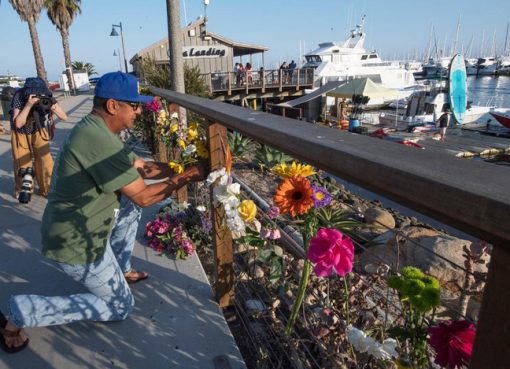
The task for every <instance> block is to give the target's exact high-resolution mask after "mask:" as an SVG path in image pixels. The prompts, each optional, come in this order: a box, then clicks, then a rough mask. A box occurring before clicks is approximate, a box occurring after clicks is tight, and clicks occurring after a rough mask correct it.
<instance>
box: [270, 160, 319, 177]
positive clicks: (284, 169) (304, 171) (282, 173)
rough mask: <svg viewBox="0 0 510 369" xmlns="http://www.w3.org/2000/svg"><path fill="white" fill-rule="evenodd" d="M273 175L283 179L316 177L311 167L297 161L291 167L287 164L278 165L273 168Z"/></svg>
mask: <svg viewBox="0 0 510 369" xmlns="http://www.w3.org/2000/svg"><path fill="white" fill-rule="evenodd" d="M273 173H275V174H276V175H278V176H279V177H281V178H292V177H297V176H300V177H303V178H306V177H308V176H311V175H314V174H315V172H314V170H313V168H312V167H311V166H310V165H307V164H300V163H296V162H295V161H293V162H292V164H291V165H290V166H289V165H287V164H278V165H276V166H275V167H274V168H273Z"/></svg>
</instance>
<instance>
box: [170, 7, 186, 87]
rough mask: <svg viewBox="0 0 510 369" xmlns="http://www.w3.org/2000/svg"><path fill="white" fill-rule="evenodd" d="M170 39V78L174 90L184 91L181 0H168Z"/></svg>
mask: <svg viewBox="0 0 510 369" xmlns="http://www.w3.org/2000/svg"><path fill="white" fill-rule="evenodd" d="M166 9H167V21H168V39H169V40H172V42H170V49H169V52H170V78H171V81H170V83H171V86H172V87H171V89H172V90H173V91H177V92H181V93H185V91H184V67H183V62H182V34H181V25H180V9H179V0H167V1H166Z"/></svg>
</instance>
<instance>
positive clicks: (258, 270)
mask: <svg viewBox="0 0 510 369" xmlns="http://www.w3.org/2000/svg"><path fill="white" fill-rule="evenodd" d="M253 269H254V270H253V274H254V275H255V278H264V274H265V273H264V269H262V267H261V266H260V265H255V268H253Z"/></svg>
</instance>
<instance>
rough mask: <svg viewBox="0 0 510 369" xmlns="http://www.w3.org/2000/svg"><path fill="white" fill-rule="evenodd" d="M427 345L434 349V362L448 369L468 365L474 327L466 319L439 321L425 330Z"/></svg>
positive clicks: (474, 332) (473, 339)
mask: <svg viewBox="0 0 510 369" xmlns="http://www.w3.org/2000/svg"><path fill="white" fill-rule="evenodd" d="M427 332H428V333H429V335H430V337H429V339H428V343H429V345H430V346H431V347H432V348H433V349H434V351H435V353H436V357H435V360H434V362H435V363H436V364H438V365H440V366H442V367H446V368H448V369H454V368H463V367H464V366H467V365H469V361H470V359H471V352H472V350H473V344H474V341H475V334H476V329H475V326H474V324H473V323H471V322H468V321H466V320H458V321H452V320H450V321H446V322H441V323H439V324H438V325H437V326H435V327H431V328H429V329H428V330H427Z"/></svg>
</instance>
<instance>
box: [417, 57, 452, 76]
mask: <svg viewBox="0 0 510 369" xmlns="http://www.w3.org/2000/svg"><path fill="white" fill-rule="evenodd" d="M450 60H451V58H450V57H440V58H436V59H434V58H430V59H429V61H428V62H427V63H424V64H423V66H422V77H423V78H427V79H436V78H439V79H444V78H447V77H448V66H449V65H450Z"/></svg>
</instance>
